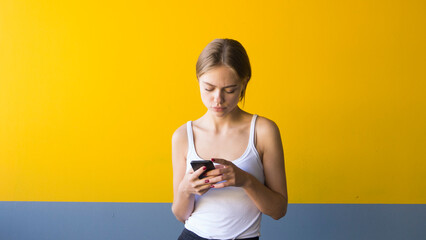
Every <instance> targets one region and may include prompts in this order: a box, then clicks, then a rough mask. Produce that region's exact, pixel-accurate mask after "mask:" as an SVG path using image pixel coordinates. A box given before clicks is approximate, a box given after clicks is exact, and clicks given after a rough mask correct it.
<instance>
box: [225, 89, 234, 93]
mask: <svg viewBox="0 0 426 240" xmlns="http://www.w3.org/2000/svg"><path fill="white" fill-rule="evenodd" d="M234 92H235V89H234V90H232V91H226V93H234Z"/></svg>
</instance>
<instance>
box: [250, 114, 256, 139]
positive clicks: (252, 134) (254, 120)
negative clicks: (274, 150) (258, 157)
mask: <svg viewBox="0 0 426 240" xmlns="http://www.w3.org/2000/svg"><path fill="white" fill-rule="evenodd" d="M256 119H257V114H253V118H252V119H251V124H250V138H249V144H250V145H251V146H256V142H255V140H256V136H255V126H256Z"/></svg>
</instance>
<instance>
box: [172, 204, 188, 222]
mask: <svg viewBox="0 0 426 240" xmlns="http://www.w3.org/2000/svg"><path fill="white" fill-rule="evenodd" d="M172 213H173V215H175V217H176V219H177V220H178V221H179V222H182V223H185V221H186V219H187V217H186V218H185V217H184V216H183V215H182V214H181V213H179V211H178V210H177V209H176V208H175V207H174V205H172Z"/></svg>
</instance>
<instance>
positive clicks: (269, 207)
mask: <svg viewBox="0 0 426 240" xmlns="http://www.w3.org/2000/svg"><path fill="white" fill-rule="evenodd" d="M256 134H257V141H258V144H257V145H258V149H259V153H260V155H261V157H262V159H263V169H264V173H265V185H263V184H262V183H261V182H259V181H258V180H257V179H256V178H255V177H253V176H252V175H251V174H249V173H247V172H245V171H243V170H241V169H239V168H238V167H237V166H235V165H234V164H233V163H232V162H230V161H226V160H223V159H214V160H215V162H216V163H220V164H222V165H223V167H221V168H219V169H217V170H213V171H211V173H210V174H212V175H213V174H216V175H217V174H222V175H221V176H219V177H216V178H214V179H212V180H214V182H219V181H222V180H227V181H225V182H222V183H218V184H215V185H214V187H215V188H221V187H226V186H238V187H242V188H243V189H244V190H245V192H246V193H247V195H248V196H249V197H250V198H251V200H252V201H253V202H254V204H255V205H256V207H257V208H258V209H259V210H260V211H261V212H262V213H264V214H267V215H269V216H271V217H272V218H274V219H276V220H277V219H280V218H282V217H283V216H285V214H286V213H287V205H288V197H287V184H286V177H285V170H284V152H283V146H282V142H281V136H280V132H279V129H278V126H277V125H276V124H275V123H274V122H272V121H270V120H268V119H266V118H259V119H258V122H257V131H256ZM215 171H218V173H216V172H215ZM212 182H213V181H212Z"/></svg>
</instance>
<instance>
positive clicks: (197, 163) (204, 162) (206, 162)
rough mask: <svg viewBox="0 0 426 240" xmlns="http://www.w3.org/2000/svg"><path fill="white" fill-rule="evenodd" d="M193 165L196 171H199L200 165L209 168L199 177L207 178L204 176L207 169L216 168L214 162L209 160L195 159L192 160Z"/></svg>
mask: <svg viewBox="0 0 426 240" xmlns="http://www.w3.org/2000/svg"><path fill="white" fill-rule="evenodd" d="M191 166H192V169H193V170H194V171H197V170H198V169H199V168H200V167H203V166H205V167H207V169H206V170H205V171H204V172H203V173H202V174H201V175H200V176H199V177H198V178H199V179H202V178H205V177H206V176H204V174H205V173H206V172H207V171H210V170H213V169H215V167H214V164H213V162H212V161H209V160H193V161H191Z"/></svg>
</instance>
